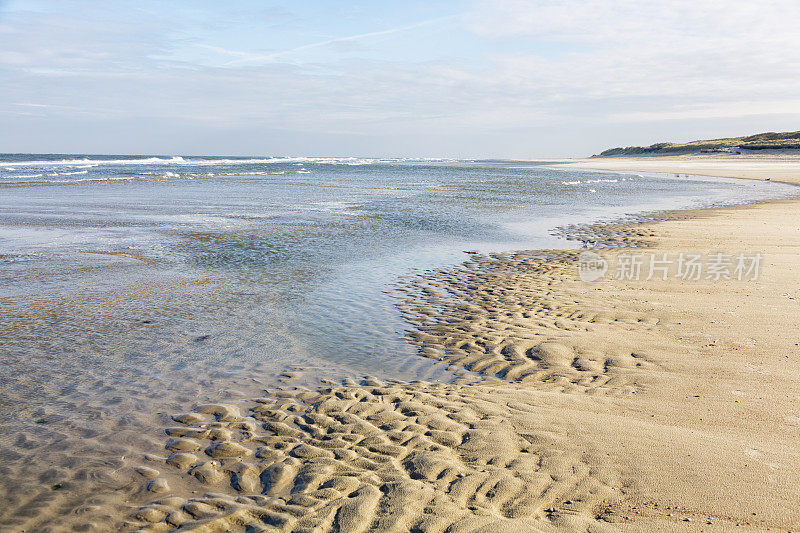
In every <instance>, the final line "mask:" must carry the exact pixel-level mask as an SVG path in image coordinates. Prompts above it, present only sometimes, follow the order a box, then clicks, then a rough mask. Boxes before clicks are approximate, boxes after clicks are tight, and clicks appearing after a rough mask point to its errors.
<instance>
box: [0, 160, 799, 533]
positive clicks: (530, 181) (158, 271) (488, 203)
mask: <svg viewBox="0 0 800 533" xmlns="http://www.w3.org/2000/svg"><path fill="white" fill-rule="evenodd" d="M790 194H795V193H794V188H791V187H789V186H785V185H782V184H778V183H766V182H757V181H744V180H725V179H710V178H700V177H686V176H681V177H675V176H671V177H663V176H655V175H642V174H636V173H597V172H592V171H580V170H553V169H547V168H542V167H538V166H536V164H535V163H527V162H525V163H523V162H512V161H433V160H371V159H369V160H367V159H356V158H345V159H312V158H259V159H247V158H190V157H186V158H163V157H150V156H146V157H145V156H142V157H129V156H82V155H69V156H63V155H55V156H31V155H2V156H0V353H2V358H3V364H2V365H0V424H2V428H0V429H3V431H2V436H0V443H2V444H3V445H4V447H5V450H4V452H3V453H5V454H6V455H5V456H4V459H5V461H6V466H5V467H4V470H0V496H2V495H3V494H4V493H3V490H5V491H13V490H14V489H15V487H17V486H18V485H19V484H20V483H21V481H20V479H19V478H18V476H19V475H21V474H20V472H21V470H14V469H13V468H12V467H10V466H8V465H9V464H13V463H15V462H16V463H20V462H22V461H27V462H31V461H34V462H35V461H37V460H39V459H40V455H41V453H43V452H41V450H47V453H51V452H52V448H48V442H49V441H50V440H55V439H59V438H61V439H62V440H63V438H65V437H64V435H67V436H75V435H82V434H84V435H91V438H98V439H101V440H102V438H103V435H107V434H109V433H110V432H112V431H113V428H114V427H116V426H115V425H114V424H111V423H109V422H108V420H117V421H118V420H123V419H125V418H126V417H130V416H132V415H131V413H133V412H136V413H146V412H153V413H160V412H164V411H165V410H166V409H168V408H171V407H172V406H174V405H180V404H182V403H192V402H194V401H195V400H197V401H199V400H201V399H202V398H201V397H202V396H203V395H206V396H208V395H211V394H214V393H215V391H217V393H218V394H231V392H230V391H231V390H237V389H238V390H242V391H246V390H249V388H251V387H252V386H253V384H252V383H250V382H249V380H248V377H249V376H252V373H253V372H259V373H262V375H259V376H257V377H258V378H263V379H264V380H266V381H268V380H269V379H273V378H274V375H275V374H276V373H277V372H279V371H280V370H281V369H284V368H286V367H287V366H291V365H305V366H313V367H317V368H325V369H332V368H336V369H339V370H340V371H342V372H351V373H353V374H354V375H360V374H365V373H369V374H375V375H379V376H380V375H383V376H391V377H396V378H400V379H417V378H426V379H446V378H447V376H446V375H445V374H444V373H442V372H440V371H438V370H435V369H433V368H431V366H430V365H427V363H426V362H425V361H418V358H415V357H414V349H413V347H412V346H411V345H409V344H408V343H407V342H406V341H405V340H404V334H405V328H406V325H405V324H404V322H403V321H402V319H401V317H400V314H399V312H398V310H397V309H396V308H395V306H394V302H395V301H394V299H393V297H392V295H391V294H389V292H390V290H391V289H392V288H393V286H394V284H395V283H396V282H397V280H398V279H400V278H401V277H402V276H404V275H409V274H415V273H419V272H421V271H424V270H425V269H431V268H437V267H441V266H445V265H448V264H455V263H458V262H460V261H463V260H464V259H466V258H467V257H468V256H467V255H465V253H464V252H465V251H479V252H484V253H487V252H498V251H510V250H518V249H532V248H567V247H573V246H575V244H574V243H572V242H569V241H565V240H563V239H559V238H556V237H553V236H552V235H551V234H550V233H551V231H552V229H553V228H555V227H557V226H560V225H564V224H571V223H588V222H592V221H596V220H602V219H616V218H619V217H624V216H627V215H635V214H640V213H645V212H653V211H658V210H667V209H678V208H696V207H704V206H710V205H716V204H732V203H742V202H746V201H753V200H758V199H766V198H774V197H781V196H788V195H790ZM245 382H247V383H245ZM220 391H225V392H220ZM37 422H38V423H39V424H38V425H37ZM131 423H132V424H133V426H136V424H139V425H142V426H144V425H146V423H147V420H146V417H144V418H141V419H137V420H135V421H133V422H131ZM43 426H46V427H43ZM84 432H88V433H84ZM20 435H23V438H22V441H20V437H19V436H20ZM26 439H27V441H26ZM37 439H38V440H37ZM34 440H35V441H36V442H35V443H32V441H34ZM63 448H64V449H67V450H69V451H70V453H72V452H73V451H74V448H72V449H71V448H69V447H68V446H67V447H63ZM23 450H27V452H24V451H23ZM93 457H95V459H96V460H98V461H101V462H102V460H103V459H102V451H97V452H95V455H93ZM65 464H67V466H62V467H61V469H60V470H56V471H55V472H56V473H55V474H51V475H44V477H42V476H43V474H42V475H39V477H38V478H37V479H38V480H39V481H36V482H35V483H34V484H36V483H39V484H45V485H47V484H48V483H51V482H52V479H59V476H61V477H64V476H66V475H67V472H66V471H65V470H68V469H69V468H71V467H70V466H69V464H68V463H65ZM46 470H47V469H46V468H43V469H42V472H45V471H46ZM40 474H41V472H40ZM51 478H52V479H51ZM42 480H43V481H42ZM9 493H10V492H9ZM34 497H35V495H34V496H31V498H34ZM20 501H21V500H20ZM32 501H34V500H32ZM36 501H38V500H36ZM65 505H66V504H65ZM65 508H66V507H65ZM15 509H16V510H15ZM11 512H17V513H18V512H20V511H19V508H18V507H14V506H13V505H12V511H11ZM2 518H3V516H2V513H0V524H2V523H3V520H2Z"/></svg>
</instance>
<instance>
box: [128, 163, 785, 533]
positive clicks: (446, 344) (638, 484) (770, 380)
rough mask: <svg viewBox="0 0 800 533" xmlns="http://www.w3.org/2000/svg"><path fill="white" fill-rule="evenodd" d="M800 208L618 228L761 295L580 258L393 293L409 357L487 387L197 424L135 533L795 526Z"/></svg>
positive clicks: (319, 399) (388, 386)
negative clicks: (755, 269)
mask: <svg viewBox="0 0 800 533" xmlns="http://www.w3.org/2000/svg"><path fill="white" fill-rule="evenodd" d="M592 161H594V160H592ZM637 162H638V161H637ZM628 163H629V162H626V165H628ZM661 164H663V162H661ZM673 168H674V167H673ZM615 170H634V171H652V170H651V169H649V168H647V169H645V168H640V167H639V168H624V169H623V168H616V169H615ZM696 170H697V169H696V168H695V169H693V170H691V171H690V170H686V169H683V168H682V169H681V170H680V172H682V173H683V172H686V173H693V174H694V173H699V172H697V171H696ZM676 171H677V170H676ZM763 172H769V171H768V170H766V171H762V174H761V175H759V176H746V177H759V178H761V179H764V178H766V177H770V176H768V175H765V174H763ZM700 173H701V172H700ZM796 174H800V172H797V173H796ZM781 179H782V180H786V181H787V182H790V183H791V182H794V181H790V180H795V179H796V177H792V176H789V175H788V174H787V176H782V177H781ZM798 205H800V200H797V199H792V200H778V201H772V202H765V203H760V204H756V205H747V206H735V207H723V208H714V209H711V210H703V211H695V212H687V213H684V214H682V215H681V214H680V213H675V214H674V215H673V216H670V217H669V220H663V221H653V222H645V223H640V224H626V225H621V226H615V227H614V231H615V232H616V234H617V235H620V234H621V235H622V236H623V238H630V239H636V240H644V241H646V242H645V243H643V244H642V245H640V246H639V247H637V248H635V250H636V251H637V252H642V253H651V252H652V253H659V254H661V253H680V252H684V251H701V252H703V253H710V252H712V251H729V252H730V253H736V252H740V251H746V252H753V251H758V252H760V253H761V254H763V256H764V264H763V270H762V272H761V274H760V277H759V279H758V280H751V281H738V280H730V281H725V280H721V281H713V280H698V281H691V282H690V281H684V280H675V279H669V280H667V281H662V280H660V279H653V280H650V281H641V282H639V281H637V282H633V281H624V282H623V281H619V280H613V279H604V280H602V281H597V282H594V283H584V282H582V281H580V280H579V279H578V278H577V275H576V269H575V265H576V260H577V252H574V251H560V252H520V253H517V254H511V255H498V256H494V257H485V256H483V257H474V258H473V260H472V261H470V262H468V263H467V264H465V266H464V267H463V268H459V269H448V270H441V271H433V272H429V273H427V274H426V275H425V276H424V277H421V278H418V279H416V280H413V281H412V282H410V283H408V284H406V285H405V286H403V287H401V289H402V290H401V293H403V294H404V295H405V296H404V297H403V298H402V299H401V300H400V303H399V306H400V308H401V310H402V311H403V313H404V315H405V316H406V318H407V319H408V320H409V322H410V323H411V324H412V325H413V327H414V329H413V331H412V334H411V340H412V342H414V343H416V344H417V345H418V347H419V351H420V355H422V356H424V357H428V358H431V359H434V360H437V361H441V364H444V365H450V366H453V367H455V368H462V369H465V370H469V371H471V372H475V373H478V374H481V375H483V376H484V377H485V378H486V379H485V380H483V381H480V382H477V383H468V382H465V383H458V382H456V383H452V384H447V385H443V384H430V383H424V382H412V383H402V382H380V381H378V380H376V379H375V378H366V379H365V380H364V381H362V382H361V383H355V382H352V381H345V382H343V383H342V384H331V386H329V387H326V388H322V389H318V390H314V389H308V388H304V387H293V386H292V385H291V384H290V383H287V384H286V386H284V387H281V388H280V390H273V391H271V394H269V395H267V396H265V397H264V398H260V399H257V400H255V402H253V403H251V404H250V405H242V406H230V405H216V406H215V405H211V406H209V405H206V406H201V407H199V408H197V409H196V410H195V412H194V413H192V414H185V415H182V416H178V417H176V418H175V420H176V422H177V423H176V426H177V427H175V428H172V429H168V430H167V433H168V435H169V436H170V438H169V440H167V441H166V444H165V446H166V448H167V449H166V451H165V453H164V455H163V456H162V457H150V458H149V459H151V461H148V464H147V465H146V466H145V468H146V469H141V467H140V471H138V473H139V475H140V476H143V477H145V478H146V480H145V481H144V484H145V486H146V487H147V488H148V489H149V490H150V492H151V493H152V492H156V493H158V492H159V489H158V487H160V486H163V487H165V490H164V491H163V497H162V498H160V499H154V500H155V501H154V502H153V503H151V504H150V505H146V506H144V507H142V508H140V509H139V510H138V511H135V512H134V513H133V519H132V520H131V521H130V522H128V524H127V526H126V527H127V528H130V529H136V528H141V527H144V526H147V527H149V528H152V529H153V530H168V529H172V528H175V527H178V526H184V527H186V526H193V527H194V526H199V527H202V528H203V529H204V530H224V529H236V528H241V529H244V527H245V525H259V526H261V527H264V526H272V527H275V528H278V529H284V530H301V529H304V528H315V527H318V528H321V529H322V530H326V529H329V528H334V529H335V528H340V529H342V530H347V531H365V530H368V529H378V530H393V529H394V530H406V529H411V528H418V529H419V530H425V531H444V530H445V529H447V530H449V531H450V530H452V531H461V530H464V531H472V530H483V529H486V528H497V527H502V528H505V530H529V531H530V530H540V531H551V530H557V529H566V530H574V529H583V530H588V531H606V530H608V531H614V530H620V529H624V530H632V531H637V530H641V531H672V530H675V528H677V527H687V528H692V529H694V528H698V529H703V530H706V531H707V530H719V531H725V530H728V529H730V528H731V527H739V528H741V529H742V530H753V531H756V530H758V531H761V530H764V529H767V528H778V529H782V530H784V529H790V528H792V527H794V526H796V525H797V524H798V523H799V522H800V512H798V511H797V510H796V509H794V508H793V506H792V505H791V502H794V501H797V498H798V496H800V489H798V487H800V474H798V472H800V468H799V467H800V454H798V453H797V451H796V446H795V441H796V434H797V430H798V426H800V411H798V408H797V405H796V403H797V401H798V398H800V386H798V380H800V372H798V371H797V370H796V369H794V368H793V367H794V363H795V359H796V358H797V355H796V354H797V348H796V346H797V343H798V342H800V339H797V338H795V335H794V332H795V331H796V329H797V327H796V326H797V324H796V318H795V317H796V313H794V312H793V311H792V310H791V309H790V307H797V303H798V302H800V293H797V292H796V291H795V292H796V293H795V294H790V292H791V291H789V292H787V290H786V289H785V288H786V287H797V286H798V283H797V282H798V281H800V279H798V277H799V276H800V274H798V272H797V270H796V269H795V268H794V265H793V263H794V260H795V257H796V254H795V253H793V252H794V251H795V250H796V249H797V248H798V247H800V231H799V230H800V225H799V224H798V222H797V221H796V220H793V219H792V213H793V212H795V211H796V209H797V207H798ZM626 250H627V251H630V250H631V249H629V248H617V249H612V248H605V249H604V250H603V253H604V254H608V255H609V256H611V257H616V256H618V255H619V254H620V253H625V251H626ZM543 256H544V259H545V260H543V259H542V257H543ZM731 295H733V296H734V298H731ZM465 381H469V380H465ZM209 459H210V460H209ZM162 463H166V464H162ZM147 469H149V470H147ZM142 472H145V473H144V474H143V473H142ZM174 479H180V480H182V481H183V483H184V484H183V485H182V488H181V489H180V490H176V491H173V490H171V489H169V488H166V487H174V486H176V485H175V482H174V481H173V480H174ZM756 488H757V489H756ZM153 489H156V490H153ZM190 489H191V490H190ZM204 491H205V492H207V493H208V494H205V495H203V492H204ZM143 495H144V496H147V492H144V493H143Z"/></svg>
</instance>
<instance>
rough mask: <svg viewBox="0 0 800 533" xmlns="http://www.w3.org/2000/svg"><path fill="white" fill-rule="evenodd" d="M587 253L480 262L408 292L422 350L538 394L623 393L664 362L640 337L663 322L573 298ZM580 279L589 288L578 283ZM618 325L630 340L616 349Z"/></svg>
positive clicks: (439, 274)
mask: <svg viewBox="0 0 800 533" xmlns="http://www.w3.org/2000/svg"><path fill="white" fill-rule="evenodd" d="M577 260H578V252H571V251H568V252H546V253H538V254H531V253H518V254H514V255H511V256H498V257H476V258H475V259H474V260H473V261H472V262H470V263H468V264H467V265H466V266H465V267H463V268H460V269H454V270H442V271H436V272H432V273H429V274H428V275H427V276H426V277H425V279H422V280H421V279H414V280H411V281H409V282H408V283H406V284H405V285H404V286H403V287H401V288H400V289H399V291H400V293H401V294H403V297H402V299H401V301H400V302H399V304H398V305H399V307H400V308H401V309H402V311H403V314H404V316H405V317H406V319H407V320H409V321H410V322H411V323H413V324H414V325H415V326H416V328H415V329H414V330H413V331H411V332H410V333H409V338H410V339H411V340H412V342H414V343H415V344H416V345H417V346H418V347H419V354H420V355H422V356H424V357H428V358H431V359H435V360H438V361H441V362H442V363H443V364H446V365H450V366H460V367H464V368H466V369H468V370H471V371H473V372H478V373H481V374H483V375H485V376H489V377H496V378H500V379H503V380H505V381H510V382H514V383H521V384H523V385H525V386H527V387H534V388H537V389H548V390H559V391H562V392H585V393H604V394H612V395H620V394H627V393H633V392H635V390H636V387H637V385H636V382H635V376H636V372H635V371H636V370H637V369H649V368H653V367H654V366H656V365H657V363H656V361H657V357H655V356H653V355H652V354H648V353H643V352H642V351H641V350H640V349H637V348H635V346H637V343H636V342H635V336H632V334H634V333H637V334H645V335H646V334H647V331H648V330H649V329H650V328H651V327H652V326H654V325H656V324H657V323H658V321H659V319H658V318H656V317H654V316H645V315H644V314H642V313H636V312H630V311H624V310H622V309H621V308H619V307H618V305H617V303H616V302H614V301H606V302H591V304H590V303H589V302H586V301H585V300H584V299H581V298H580V297H578V296H576V294H575V293H572V292H570V290H569V287H570V286H571V284H574V283H576V277H577V270H576V265H577ZM577 283H580V282H577ZM609 328H610V329H611V330H612V331H614V330H615V331H624V332H625V333H626V335H625V339H626V340H625V339H615V340H617V341H618V342H614V343H609V342H607V341H608V335H609Z"/></svg>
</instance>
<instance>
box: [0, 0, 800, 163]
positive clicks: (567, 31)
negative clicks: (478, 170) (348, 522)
mask: <svg viewBox="0 0 800 533" xmlns="http://www.w3.org/2000/svg"><path fill="white" fill-rule="evenodd" d="M798 28H800V2H798V1H797V0H762V1H760V2H754V1H753V0H660V1H659V2H642V1H641V0H636V1H633V0H581V1H578V0H528V1H521V0H491V1H481V0H476V1H466V2H458V1H436V0H427V1H416V0H406V1H393V0H380V1H375V0H372V1H369V2H343V1H297V0H295V1H293V2H281V1H276V2H271V1H269V0H267V1H256V0H229V1H226V2H220V1H218V0H160V1H151V0H135V1H123V0H106V1H103V2H98V1H96V0H94V1H81V0H57V1H55V0H0V152H29V153H114V154H126V153H130V154H133V153H147V154H165V155H169V154H183V155H192V154H196V155H202V154H205V155H309V156H350V155H353V156H378V157H386V156H400V157H499V158H548V157H565V156H587V155H591V154H593V153H598V152H600V151H602V150H603V149H605V148H608V147H612V146H620V145H622V146H627V145H641V144H650V143H653V142H658V141H664V140H671V141H688V140H694V139H705V138H715V137H726V136H738V135H746V134H752V133H758V132H762V131H794V130H800V92H798V88H800V31H798Z"/></svg>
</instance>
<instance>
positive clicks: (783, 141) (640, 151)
mask: <svg viewBox="0 0 800 533" xmlns="http://www.w3.org/2000/svg"><path fill="white" fill-rule="evenodd" d="M765 150H767V151H770V152H771V151H780V152H784V151H792V152H795V151H800V131H790V132H782V133H776V132H768V133H758V134H756V135H750V136H748V137H728V138H725V139H708V140H702V141H691V142H686V143H671V142H661V143H656V144H651V145H650V146H627V147H625V148H622V147H618V148H609V149H608V150H604V151H603V152H600V154H597V155H594V156H592V157H624V156H646V155H669V154H689V153H730V154H742V153H747V152H751V151H759V152H762V153H763V151H765Z"/></svg>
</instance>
